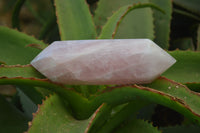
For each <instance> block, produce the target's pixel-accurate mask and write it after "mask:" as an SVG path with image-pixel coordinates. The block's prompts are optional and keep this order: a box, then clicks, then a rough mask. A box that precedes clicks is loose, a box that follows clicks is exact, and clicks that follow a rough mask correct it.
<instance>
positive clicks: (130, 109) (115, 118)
mask: <svg viewBox="0 0 200 133" xmlns="http://www.w3.org/2000/svg"><path fill="white" fill-rule="evenodd" d="M138 103H140V104H138ZM144 105H146V103H145V102H144V101H142V100H134V101H132V102H130V103H128V104H127V105H125V106H124V107H123V108H121V109H120V110H119V111H117V112H115V113H114V114H113V115H112V117H111V118H109V119H108V121H107V122H106V123H105V124H104V125H103V126H102V128H101V129H99V130H98V132H97V133H110V132H112V130H113V129H114V128H116V127H117V126H119V125H120V124H121V123H122V122H123V121H125V120H126V119H129V118H130V117H136V114H137V113H138V110H139V109H141V108H142V107H143V106H144Z"/></svg>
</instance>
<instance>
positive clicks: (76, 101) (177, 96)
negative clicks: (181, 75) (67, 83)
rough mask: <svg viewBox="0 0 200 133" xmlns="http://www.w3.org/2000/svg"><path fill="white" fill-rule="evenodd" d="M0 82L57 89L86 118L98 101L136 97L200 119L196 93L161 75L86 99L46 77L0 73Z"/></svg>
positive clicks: (117, 102) (119, 101)
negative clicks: (15, 75) (1, 74)
mask: <svg viewBox="0 0 200 133" xmlns="http://www.w3.org/2000/svg"><path fill="white" fill-rule="evenodd" d="M0 84H15V85H27V86H28V85H29V86H40V87H44V88H48V89H51V90H53V91H55V92H57V93H58V94H59V95H60V96H61V97H62V98H63V100H64V101H65V102H67V103H68V105H70V107H71V109H72V110H73V115H74V116H75V117H76V118H78V119H86V118H88V117H89V116H90V115H91V114H92V113H93V112H94V111H95V110H96V109H97V107H99V106H100V105H101V104H102V103H107V104H110V105H112V106H116V105H120V104H123V103H126V102H129V101H132V100H134V99H136V97H140V98H144V99H145V100H147V101H151V102H154V103H158V104H161V105H164V106H167V107H169V108H172V109H174V110H176V111H178V112H180V113H182V114H183V115H185V116H186V117H188V118H189V119H191V120H193V121H194V120H197V121H199V122H200V109H199V108H198V107H199V106H200V105H198V104H199V103H198V102H195V101H198V100H199V95H198V94H197V93H194V92H192V91H190V90H189V89H188V88H187V87H186V86H183V85H181V84H179V83H176V82H174V81H171V80H168V79H165V78H159V79H157V80H156V81H155V82H154V83H152V85H149V87H152V88H154V89H152V88H149V87H143V86H138V85H134V86H121V87H120V86H119V87H113V88H107V89H105V90H104V91H103V92H102V94H99V95H97V96H96V97H94V98H92V99H90V100H88V99H86V98H84V97H82V96H81V95H79V94H78V93H76V92H74V91H73V90H71V89H63V87H64V86H60V85H57V84H54V83H51V82H49V81H47V80H41V79H33V78H5V77H2V78H0ZM158 86H159V87H158ZM159 89H162V90H159Z"/></svg>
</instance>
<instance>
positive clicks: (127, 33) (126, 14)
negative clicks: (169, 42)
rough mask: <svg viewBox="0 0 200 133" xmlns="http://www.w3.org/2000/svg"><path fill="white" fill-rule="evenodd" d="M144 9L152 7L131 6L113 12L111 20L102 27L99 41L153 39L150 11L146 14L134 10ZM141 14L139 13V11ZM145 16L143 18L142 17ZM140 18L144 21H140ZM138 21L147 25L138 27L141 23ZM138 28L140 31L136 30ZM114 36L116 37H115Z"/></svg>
mask: <svg viewBox="0 0 200 133" xmlns="http://www.w3.org/2000/svg"><path fill="white" fill-rule="evenodd" d="M144 7H154V8H157V7H156V6H154V5H153V4H150V3H146V4H140V3H138V4H133V5H132V6H131V5H127V6H123V7H121V8H120V9H119V10H118V11H117V12H115V13H114V14H113V15H112V16H111V18H110V19H109V20H108V21H107V23H106V24H105V25H104V27H103V29H102V32H101V34H100V36H99V38H100V39H104V38H109V39H111V38H150V39H153V36H154V35H153V30H152V29H153V24H152V23H153V18H152V14H151V10H150V9H147V10H149V11H148V13H147V14H145V13H146V12H144V10H143V9H141V10H134V9H137V8H144ZM132 10H134V12H131V11H132ZM142 10H143V12H142V13H141V11H142ZM143 15H145V17H142V16H143ZM140 17H141V18H142V19H145V20H140ZM139 21H140V22H141V21H143V22H148V24H146V25H145V24H144V25H143V26H140V24H141V23H139ZM138 28H140V29H138ZM115 35H116V36H115Z"/></svg>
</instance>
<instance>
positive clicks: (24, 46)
mask: <svg viewBox="0 0 200 133" xmlns="http://www.w3.org/2000/svg"><path fill="white" fill-rule="evenodd" d="M0 42H1V43H0V47H1V49H0V61H3V62H5V63H6V64H8V65H16V64H21V65H26V64H29V63H30V61H31V60H32V59H33V58H34V57H35V56H36V55H37V54H38V53H39V52H40V51H41V50H40V49H36V48H33V47H30V46H28V45H29V44H40V45H41V47H45V46H46V44H44V43H43V42H41V41H39V40H37V39H35V38H33V37H31V36H28V35H26V34H24V33H20V32H18V31H16V30H12V29H9V28H7V27H0Z"/></svg>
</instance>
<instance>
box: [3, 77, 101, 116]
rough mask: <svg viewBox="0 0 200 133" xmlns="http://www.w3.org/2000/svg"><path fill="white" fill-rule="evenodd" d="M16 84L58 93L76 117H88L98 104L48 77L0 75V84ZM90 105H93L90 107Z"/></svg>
mask: <svg viewBox="0 0 200 133" xmlns="http://www.w3.org/2000/svg"><path fill="white" fill-rule="evenodd" d="M8 84H11V85H17V86H21V85H22V86H27V87H28V86H30V87H42V88H46V89H48V90H51V91H53V92H56V93H57V94H59V95H60V96H61V97H62V98H63V101H64V102H65V103H66V105H68V106H69V105H70V107H71V109H72V110H73V115H74V116H75V117H76V118H78V119H86V118H88V117H89V116H90V115H91V114H92V113H93V112H94V111H95V110H96V109H97V107H98V106H100V105H91V104H90V102H89V101H88V99H86V98H84V97H83V96H82V95H81V94H79V93H77V92H75V90H74V89H72V88H66V87H65V86H64V85H60V84H56V83H52V82H51V81H49V80H48V79H37V78H23V77H10V78H8V77H0V85H8ZM91 106H92V107H93V108H92V109H91Z"/></svg>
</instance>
